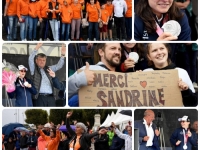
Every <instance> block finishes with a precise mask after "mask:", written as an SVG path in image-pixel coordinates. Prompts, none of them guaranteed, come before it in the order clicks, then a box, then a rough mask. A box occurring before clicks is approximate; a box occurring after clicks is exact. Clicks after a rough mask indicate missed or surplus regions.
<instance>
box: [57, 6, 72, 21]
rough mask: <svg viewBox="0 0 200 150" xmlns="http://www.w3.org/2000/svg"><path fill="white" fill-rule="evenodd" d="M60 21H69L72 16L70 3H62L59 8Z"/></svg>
mask: <svg viewBox="0 0 200 150" xmlns="http://www.w3.org/2000/svg"><path fill="white" fill-rule="evenodd" d="M60 12H61V18H62V23H68V24H69V23H71V21H72V17H73V11H72V8H71V6H70V5H68V6H65V5H62V6H61V8H60Z"/></svg>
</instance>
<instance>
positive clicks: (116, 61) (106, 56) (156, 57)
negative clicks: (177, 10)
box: [68, 43, 198, 106]
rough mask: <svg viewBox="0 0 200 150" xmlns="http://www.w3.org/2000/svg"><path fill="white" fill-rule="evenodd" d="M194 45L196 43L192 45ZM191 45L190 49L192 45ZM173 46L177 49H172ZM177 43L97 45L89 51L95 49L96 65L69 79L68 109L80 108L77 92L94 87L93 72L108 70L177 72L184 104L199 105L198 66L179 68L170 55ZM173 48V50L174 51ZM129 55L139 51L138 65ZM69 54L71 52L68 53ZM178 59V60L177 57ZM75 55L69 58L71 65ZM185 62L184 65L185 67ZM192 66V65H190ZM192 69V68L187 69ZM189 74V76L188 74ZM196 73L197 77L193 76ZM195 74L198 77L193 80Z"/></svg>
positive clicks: (88, 66) (84, 68) (178, 84)
mask: <svg viewBox="0 0 200 150" xmlns="http://www.w3.org/2000/svg"><path fill="white" fill-rule="evenodd" d="M192 45H193V44H192ZM192 45H190V46H192ZM173 47H174V48H173ZM176 47H177V44H175V45H174V44H167V43H148V44H140V43H137V44H136V43H123V44H120V43H98V44H96V45H95V46H93V48H91V49H88V51H91V50H93V53H94V58H97V60H94V62H95V63H97V64H96V65H89V63H88V62H86V66H84V67H81V70H82V72H79V73H77V72H75V73H74V74H72V75H70V76H69V78H68V99H69V101H68V104H69V106H78V99H79V98H78V96H77V93H78V91H79V89H80V88H81V87H83V86H87V85H92V84H93V82H94V80H95V74H94V72H93V71H91V70H105V71H116V72H122V73H123V72H124V73H125V72H135V71H137V70H142V71H153V70H168V69H176V70H178V75H179V79H180V80H179V81H177V86H178V87H179V88H180V91H181V95H182V102H183V105H184V106H197V103H198V98H197V92H196V91H195V88H196V89H197V84H196V82H197V80H196V79H197V78H196V77H197V72H196V70H197V67H196V66H193V67H192V68H193V69H195V71H190V72H189V71H188V70H185V69H186V68H184V69H183V68H180V67H177V66H176V64H178V63H177V62H176V61H175V59H173V58H174V57H173V55H171V52H173V51H177V49H176ZM69 48H71V49H69V51H73V50H74V49H73V46H72V45H69ZM172 48H173V50H172ZM130 52H136V53H138V55H139V59H138V61H137V62H134V60H133V59H132V58H129V53H130ZM69 54H70V53H69ZM175 58H176V57H175ZM71 59H74V58H73V55H72V56H71V55H69V62H70V61H71ZM193 59H194V61H195V65H196V64H197V57H195V58H193ZM183 63H184V62H182V64H183ZM187 63H188V64H190V62H187ZM188 67H189V66H188ZM190 69H191V68H190ZM188 74H189V75H188ZM194 74H195V75H194ZM193 75H194V76H195V78H193Z"/></svg>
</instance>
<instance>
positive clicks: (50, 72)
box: [47, 68, 56, 78]
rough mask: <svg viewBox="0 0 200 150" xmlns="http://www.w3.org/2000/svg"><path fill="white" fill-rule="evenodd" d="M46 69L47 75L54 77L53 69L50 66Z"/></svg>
mask: <svg viewBox="0 0 200 150" xmlns="http://www.w3.org/2000/svg"><path fill="white" fill-rule="evenodd" d="M47 71H48V73H49V75H50V76H51V77H53V78H55V76H56V74H55V72H53V71H52V70H51V68H49V69H47Z"/></svg>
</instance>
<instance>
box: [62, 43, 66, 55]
mask: <svg viewBox="0 0 200 150" xmlns="http://www.w3.org/2000/svg"><path fill="white" fill-rule="evenodd" d="M65 54H66V45H65V44H62V48H61V56H65Z"/></svg>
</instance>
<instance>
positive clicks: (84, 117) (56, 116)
mask: <svg viewBox="0 0 200 150" xmlns="http://www.w3.org/2000/svg"><path fill="white" fill-rule="evenodd" d="M69 111H73V115H72V116H71V118H70V120H71V121H73V120H77V121H78V122H82V123H84V124H86V122H87V121H89V123H90V125H91V126H93V125H94V115H95V114H96V113H99V114H100V115H101V123H102V122H104V121H105V119H106V117H107V115H108V114H111V113H112V111H113V112H114V113H116V111H117V109H98V111H97V110H96V109H71V110H70V109H51V110H50V116H49V121H50V122H53V123H54V124H55V125H57V124H60V123H61V121H62V120H63V121H65V120H66V114H67V112H69ZM71 124H73V123H72V122H71Z"/></svg>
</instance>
